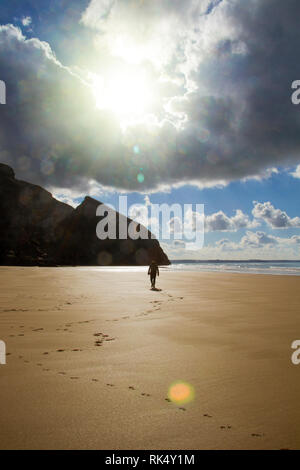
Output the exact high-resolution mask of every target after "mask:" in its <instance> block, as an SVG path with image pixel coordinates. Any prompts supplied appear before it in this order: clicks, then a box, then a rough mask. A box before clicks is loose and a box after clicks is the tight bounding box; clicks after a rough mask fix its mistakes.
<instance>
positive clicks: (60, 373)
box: [58, 372, 67, 375]
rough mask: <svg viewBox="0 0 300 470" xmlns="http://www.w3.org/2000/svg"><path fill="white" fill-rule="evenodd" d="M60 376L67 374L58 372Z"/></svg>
mask: <svg viewBox="0 0 300 470" xmlns="http://www.w3.org/2000/svg"><path fill="white" fill-rule="evenodd" d="M58 375H67V374H66V372H58Z"/></svg>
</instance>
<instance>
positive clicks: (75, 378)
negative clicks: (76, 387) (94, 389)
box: [70, 377, 79, 380]
mask: <svg viewBox="0 0 300 470" xmlns="http://www.w3.org/2000/svg"><path fill="white" fill-rule="evenodd" d="M70 379H71V380H78V379H79V377H70Z"/></svg>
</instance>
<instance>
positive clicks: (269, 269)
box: [77, 260, 300, 276]
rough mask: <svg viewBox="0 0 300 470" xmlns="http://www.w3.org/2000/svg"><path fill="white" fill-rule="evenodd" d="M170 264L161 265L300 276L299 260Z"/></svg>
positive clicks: (138, 269)
mask: <svg viewBox="0 0 300 470" xmlns="http://www.w3.org/2000/svg"><path fill="white" fill-rule="evenodd" d="M171 263H172V264H171V265H170V266H162V267H160V269H161V270H164V271H171V272H172V271H173V272H174V271H194V272H195V271H196V272H197V271H198V272H221V273H222V272H223V273H240V274H273V275H286V276H300V261H278V260H274V261H263V260H239V261H236V260H235V261H227V260H226V261H225V260H214V261H211V260H206V261H194V260H172V261H171ZM77 269H80V270H89V271H91V270H92V271H94V270H95V271H106V272H145V271H147V270H148V268H147V267H146V266H97V267H96V266H95V267H78V268H77Z"/></svg>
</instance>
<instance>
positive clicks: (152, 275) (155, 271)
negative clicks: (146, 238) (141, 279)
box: [148, 260, 159, 289]
mask: <svg viewBox="0 0 300 470" xmlns="http://www.w3.org/2000/svg"><path fill="white" fill-rule="evenodd" d="M156 275H157V276H159V269H158V266H157V264H156V262H155V261H154V260H152V261H151V264H150V266H149V269H148V276H150V281H151V288H152V289H155V281H156Z"/></svg>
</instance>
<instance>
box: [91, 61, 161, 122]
mask: <svg viewBox="0 0 300 470" xmlns="http://www.w3.org/2000/svg"><path fill="white" fill-rule="evenodd" d="M93 82H94V83H93V92H94V96H95V99H96V106H97V107H98V108H99V109H106V110H110V111H112V112H113V113H114V114H115V115H116V116H117V118H118V119H119V120H120V123H121V124H122V125H125V126H126V124H130V123H131V122H133V121H136V120H139V119H141V118H143V117H144V116H145V115H146V114H147V113H148V112H150V110H151V106H152V105H153V100H154V96H153V92H152V90H151V83H150V81H149V79H148V77H147V76H146V74H145V73H144V72H143V71H142V70H141V71H140V70H136V69H134V71H129V72H128V71H125V72H124V70H121V69H120V70H117V71H114V72H113V73H110V74H108V75H106V76H105V77H101V76H96V77H94V80H93Z"/></svg>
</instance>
